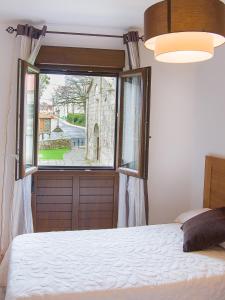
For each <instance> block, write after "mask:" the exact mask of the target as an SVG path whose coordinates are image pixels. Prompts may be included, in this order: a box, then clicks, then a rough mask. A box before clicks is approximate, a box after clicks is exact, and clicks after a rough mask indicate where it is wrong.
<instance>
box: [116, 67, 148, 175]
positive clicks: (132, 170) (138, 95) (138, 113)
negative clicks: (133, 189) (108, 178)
mask: <svg viewBox="0 0 225 300" xmlns="http://www.w3.org/2000/svg"><path fill="white" fill-rule="evenodd" d="M120 77H121V89H120V90H121V94H120V108H119V115H120V120H119V142H118V170H119V172H121V173H124V174H126V175H130V176H135V177H141V178H146V177H147V173H148V141H149V109H150V68H143V69H137V70H133V71H128V72H124V73H122V74H121V75H120Z"/></svg>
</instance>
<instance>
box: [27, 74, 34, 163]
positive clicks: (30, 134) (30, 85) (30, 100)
mask: <svg viewBox="0 0 225 300" xmlns="http://www.w3.org/2000/svg"><path fill="white" fill-rule="evenodd" d="M35 82H36V76H35V75H34V74H32V73H29V69H28V73H27V74H26V77H25V94H24V97H25V103H26V105H25V106H24V125H25V132H24V133H25V143H26V147H25V152H26V153H25V164H26V167H30V166H33V165H34V155H33V153H34V134H35V131H34V130H35V128H34V120H35V86H36V84H35Z"/></svg>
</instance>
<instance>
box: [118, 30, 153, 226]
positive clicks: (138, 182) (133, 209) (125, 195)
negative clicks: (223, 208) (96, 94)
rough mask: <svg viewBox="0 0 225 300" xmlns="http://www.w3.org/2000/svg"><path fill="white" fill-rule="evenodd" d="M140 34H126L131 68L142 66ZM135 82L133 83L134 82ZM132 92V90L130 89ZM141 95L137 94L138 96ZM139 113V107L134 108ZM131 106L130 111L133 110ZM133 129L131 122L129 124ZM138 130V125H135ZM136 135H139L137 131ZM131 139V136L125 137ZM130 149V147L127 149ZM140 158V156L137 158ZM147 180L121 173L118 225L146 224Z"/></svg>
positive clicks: (125, 39) (134, 32)
mask: <svg viewBox="0 0 225 300" xmlns="http://www.w3.org/2000/svg"><path fill="white" fill-rule="evenodd" d="M138 43H139V34H138V32H137V31H130V32H128V33H127V34H125V35H124V44H125V45H126V48H127V54H128V61H129V68H130V70H133V69H137V68H140V55H139V45H138ZM132 84H133V83H132ZM130 93H132V90H130ZM138 96H139V95H136V97H138ZM133 110H134V111H135V112H136V113H137V109H136V108H133ZM133 110H132V108H130V112H132V111H133ZM129 129H130V130H131V129H132V127H131V124H129ZM135 131H138V127H137V126H136V127H135ZM135 136H136V137H137V136H138V133H137V132H136V134H135ZM125 138H126V139H129V138H130V137H129V136H128V137H125ZM127 151H128V152H129V151H130V150H129V148H128V150H127ZM127 155H128V156H132V159H134V158H133V156H134V155H137V154H136V152H135V153H130V152H129V153H128V154H127ZM137 159H138V158H137ZM145 186H146V180H144V179H141V178H135V177H131V176H126V175H123V174H120V183H119V205H118V224H117V226H118V227H133V226H143V225H146V223H147V220H146V209H145V206H146V205H145V203H146V202H147V201H148V197H147V189H146V188H145Z"/></svg>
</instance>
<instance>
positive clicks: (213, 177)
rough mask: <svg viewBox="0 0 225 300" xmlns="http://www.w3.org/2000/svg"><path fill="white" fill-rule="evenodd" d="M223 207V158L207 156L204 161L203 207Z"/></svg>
mask: <svg viewBox="0 0 225 300" xmlns="http://www.w3.org/2000/svg"><path fill="white" fill-rule="evenodd" d="M222 206H225V158H220V157H213V156H207V157H206V161H205V184H204V207H209V208H217V207H222Z"/></svg>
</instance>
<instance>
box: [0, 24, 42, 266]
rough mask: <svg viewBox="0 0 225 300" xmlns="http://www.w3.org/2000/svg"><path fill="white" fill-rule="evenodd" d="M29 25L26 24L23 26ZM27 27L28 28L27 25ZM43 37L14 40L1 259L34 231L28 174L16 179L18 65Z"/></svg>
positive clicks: (0, 198)
mask: <svg viewBox="0 0 225 300" xmlns="http://www.w3.org/2000/svg"><path fill="white" fill-rule="evenodd" d="M26 26H28V25H26ZM27 28H29V27H27ZM42 38H43V37H41V38H39V39H38V41H37V42H36V43H35V46H34V47H33V50H34V52H32V45H34V43H33V41H32V38H31V37H29V36H24V35H22V36H20V35H19V36H17V37H16V38H15V41H14V48H13V57H12V65H11V82H10V85H9V94H8V99H9V100H8V109H7V122H6V127H5V128H6V133H5V144H4V145H3V147H4V149H5V158H4V170H3V172H2V173H3V187H2V191H1V195H0V217H1V223H0V262H1V259H2V257H3V256H4V254H5V252H6V250H7V248H8V246H9V244H10V242H11V241H12V239H13V238H14V237H15V236H17V235H19V234H23V233H29V232H32V231H33V220H32V210H31V176H28V177H26V178H24V179H23V180H19V181H17V182H15V158H16V157H15V148H16V147H15V142H16V128H15V127H16V126H15V121H12V120H16V106H17V66H18V63H17V62H18V58H21V59H23V60H26V61H28V62H31V63H34V61H35V58H36V56H37V54H38V50H39V49H40V46H41V41H42Z"/></svg>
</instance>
